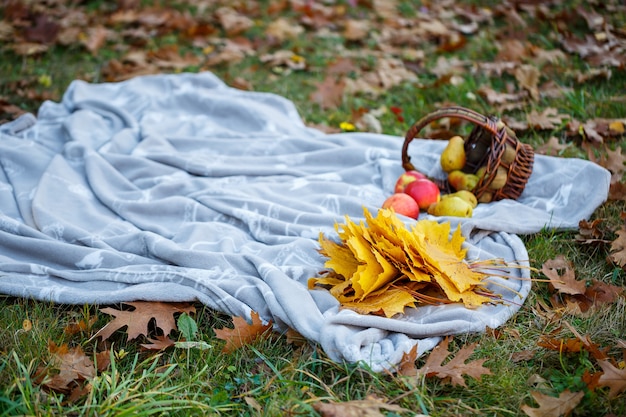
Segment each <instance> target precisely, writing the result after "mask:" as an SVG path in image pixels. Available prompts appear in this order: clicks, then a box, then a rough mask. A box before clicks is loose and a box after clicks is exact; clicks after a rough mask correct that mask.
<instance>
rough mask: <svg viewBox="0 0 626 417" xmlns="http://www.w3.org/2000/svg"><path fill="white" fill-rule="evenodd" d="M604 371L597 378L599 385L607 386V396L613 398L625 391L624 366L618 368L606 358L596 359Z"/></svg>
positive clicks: (625, 374)
mask: <svg viewBox="0 0 626 417" xmlns="http://www.w3.org/2000/svg"><path fill="white" fill-rule="evenodd" d="M598 365H600V367H601V368H602V371H603V372H604V373H603V374H602V376H600V379H599V380H598V385H599V386H601V387H609V398H615V397H617V396H618V395H619V394H620V393H622V392H625V391H626V368H624V369H619V368H617V367H616V366H615V365H613V364H612V363H611V361H610V360H608V359H603V360H599V361H598Z"/></svg>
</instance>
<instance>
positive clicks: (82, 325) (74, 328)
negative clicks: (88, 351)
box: [63, 316, 98, 335]
mask: <svg viewBox="0 0 626 417" xmlns="http://www.w3.org/2000/svg"><path fill="white" fill-rule="evenodd" d="M97 320H98V317H97V316H93V317H90V318H89V319H88V320H87V321H85V319H82V320H79V321H77V322H76V321H74V322H71V323H69V324H68V325H67V326H65V328H64V329H63V332H64V333H65V334H68V335H74V334H76V333H89V332H90V331H91V328H92V327H93V325H94V324H95V323H96V321H97Z"/></svg>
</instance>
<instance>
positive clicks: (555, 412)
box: [522, 389, 585, 417]
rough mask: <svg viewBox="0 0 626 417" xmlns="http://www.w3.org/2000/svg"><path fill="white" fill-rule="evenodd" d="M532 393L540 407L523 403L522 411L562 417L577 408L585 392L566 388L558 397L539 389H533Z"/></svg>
mask: <svg viewBox="0 0 626 417" xmlns="http://www.w3.org/2000/svg"><path fill="white" fill-rule="evenodd" d="M530 395H532V396H533V398H534V399H535V401H536V402H537V404H539V407H538V408H533V407H530V406H529V405H527V404H524V405H522V411H523V412H524V413H526V415H528V416H530V417H561V416H564V415H567V414H568V413H569V412H570V411H572V410H573V409H575V408H576V406H578V403H580V400H582V398H583V397H584V395H585V393H584V392H582V391H580V392H571V391H570V390H567V389H566V390H565V391H563V392H562V393H561V394H560V395H559V396H558V397H553V396H551V395H546V394H542V393H541V392H538V391H532V392H531V393H530Z"/></svg>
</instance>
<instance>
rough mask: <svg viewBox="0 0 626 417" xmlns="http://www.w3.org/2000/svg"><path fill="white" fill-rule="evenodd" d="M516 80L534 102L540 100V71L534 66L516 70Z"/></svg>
mask: <svg viewBox="0 0 626 417" xmlns="http://www.w3.org/2000/svg"><path fill="white" fill-rule="evenodd" d="M515 79H516V80H517V83H518V84H519V85H520V87H522V88H523V89H524V90H526V91H528V93H529V94H530V96H531V97H532V99H533V100H538V99H539V89H538V88H537V86H538V84H539V70H538V69H537V67H535V66H533V65H521V66H519V67H518V68H517V70H515Z"/></svg>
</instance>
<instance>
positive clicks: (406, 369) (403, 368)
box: [398, 344, 417, 376]
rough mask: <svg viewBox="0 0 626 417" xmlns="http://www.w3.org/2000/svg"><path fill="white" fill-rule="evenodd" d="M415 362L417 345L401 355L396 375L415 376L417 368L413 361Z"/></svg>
mask: <svg viewBox="0 0 626 417" xmlns="http://www.w3.org/2000/svg"><path fill="white" fill-rule="evenodd" d="M416 360H417V344H416V345H415V346H413V348H412V349H411V350H410V351H408V352H405V353H403V354H402V359H401V360H400V364H399V368H398V375H401V376H414V375H417V368H416V366H415V361H416Z"/></svg>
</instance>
